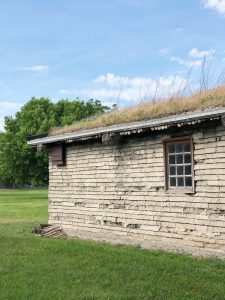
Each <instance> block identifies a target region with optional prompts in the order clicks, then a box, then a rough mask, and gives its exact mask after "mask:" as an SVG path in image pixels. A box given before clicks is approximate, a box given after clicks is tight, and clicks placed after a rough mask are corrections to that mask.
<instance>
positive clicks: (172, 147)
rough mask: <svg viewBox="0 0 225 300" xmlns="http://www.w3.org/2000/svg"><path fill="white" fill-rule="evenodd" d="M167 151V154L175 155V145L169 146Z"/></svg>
mask: <svg viewBox="0 0 225 300" xmlns="http://www.w3.org/2000/svg"><path fill="white" fill-rule="evenodd" d="M168 151H169V153H175V145H174V144H169V147H168Z"/></svg>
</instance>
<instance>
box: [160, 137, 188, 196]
mask: <svg viewBox="0 0 225 300" xmlns="http://www.w3.org/2000/svg"><path fill="white" fill-rule="evenodd" d="M164 151H165V180H166V189H167V190H168V191H174V190H180V191H184V192H193V191H194V184H193V182H194V180H193V145H192V138H191V137H183V138H174V139H169V140H166V141H165V142H164Z"/></svg>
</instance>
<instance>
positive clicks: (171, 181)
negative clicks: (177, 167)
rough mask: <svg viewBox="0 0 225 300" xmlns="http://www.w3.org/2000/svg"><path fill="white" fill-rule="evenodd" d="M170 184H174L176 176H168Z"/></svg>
mask: <svg viewBox="0 0 225 300" xmlns="http://www.w3.org/2000/svg"><path fill="white" fill-rule="evenodd" d="M170 186H176V177H170Z"/></svg>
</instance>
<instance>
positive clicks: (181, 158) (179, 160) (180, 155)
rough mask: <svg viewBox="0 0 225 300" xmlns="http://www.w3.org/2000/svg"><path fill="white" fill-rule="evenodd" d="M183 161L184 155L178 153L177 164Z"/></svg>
mask: <svg viewBox="0 0 225 300" xmlns="http://www.w3.org/2000/svg"><path fill="white" fill-rule="evenodd" d="M182 163H183V155H182V154H178V155H177V164H182Z"/></svg>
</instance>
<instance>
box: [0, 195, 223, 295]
mask: <svg viewBox="0 0 225 300" xmlns="http://www.w3.org/2000/svg"><path fill="white" fill-rule="evenodd" d="M46 221H47V191H46V190H28V191H26V190H20V191H18V190H15V191H9V190H5V191H4V190H0V250H1V252H0V253H1V255H0V279H1V280H0V299H4V300H11V299H13V300H17V299H18V300H21V299H23V300H28V299H29V300H32V299H34V300H39V299H41V300H49V299H66V300H69V299H82V300H84V299H96V300H101V299H111V300H114V299H115V300H120V299H134V300H136V299H167V300H168V299H179V300H180V299H210V300H211V299H224V295H225V284H224V282H225V261H220V260H209V259H196V258H192V257H190V256H186V255H181V254H170V253H164V252H161V251H148V250H141V249H138V248H134V247H127V246H111V245H107V244H101V243H94V242H88V241H81V240H72V239H70V240H69V239H68V240H67V239H59V240H53V239H50V238H40V237H38V236H35V235H33V234H32V233H31V229H32V228H33V227H34V226H35V225H37V224H39V223H41V222H42V223H43V222H46Z"/></svg>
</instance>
